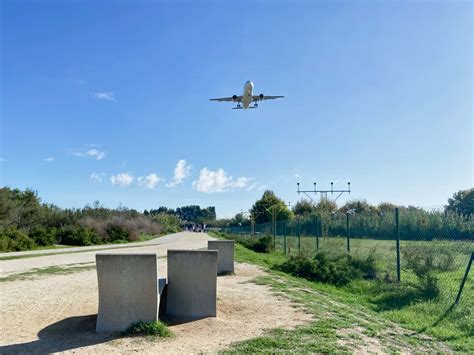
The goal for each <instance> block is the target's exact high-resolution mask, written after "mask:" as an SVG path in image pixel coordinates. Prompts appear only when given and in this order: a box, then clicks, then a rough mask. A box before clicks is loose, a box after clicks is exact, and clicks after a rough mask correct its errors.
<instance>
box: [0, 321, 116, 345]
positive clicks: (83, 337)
mask: <svg viewBox="0 0 474 355" xmlns="http://www.w3.org/2000/svg"><path fill="white" fill-rule="evenodd" d="M96 320H97V314H94V315H87V316H80V317H70V318H66V319H63V320H61V321H59V322H56V323H53V324H51V325H48V326H47V327H46V328H44V329H42V330H40V332H39V333H38V337H39V340H35V341H32V342H29V343H23V344H13V345H5V346H0V354H19V353H35V354H50V353H55V352H61V351H67V350H73V349H77V348H81V347H84V346H90V345H95V344H100V343H105V342H107V341H110V340H113V339H116V338H118V337H119V334H118V333H99V334H96V333H95V324H96Z"/></svg>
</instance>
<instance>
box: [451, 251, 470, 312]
mask: <svg viewBox="0 0 474 355" xmlns="http://www.w3.org/2000/svg"><path fill="white" fill-rule="evenodd" d="M472 259H474V252H473V253H471V259H470V260H469V263H468V264H467V268H466V272H465V273H464V277H463V279H462V281H461V286H460V287H459V292H458V295H457V296H456V301H454V304H458V303H459V299H460V298H461V293H462V289H463V288H464V284H465V283H466V279H467V275H469V270H471V265H472Z"/></svg>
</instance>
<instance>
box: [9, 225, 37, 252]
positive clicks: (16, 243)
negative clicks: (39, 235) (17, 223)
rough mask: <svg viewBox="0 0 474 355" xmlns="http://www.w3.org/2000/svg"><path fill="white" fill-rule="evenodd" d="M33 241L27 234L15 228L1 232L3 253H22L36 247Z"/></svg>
mask: <svg viewBox="0 0 474 355" xmlns="http://www.w3.org/2000/svg"><path fill="white" fill-rule="evenodd" d="M35 246H36V245H35V242H34V240H33V239H31V238H29V237H28V235H27V234H26V232H24V231H23V230H21V229H17V228H14V227H10V228H7V229H5V230H3V231H2V232H0V250H1V251H22V250H29V249H33V248H34V247H35Z"/></svg>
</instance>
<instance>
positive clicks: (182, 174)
mask: <svg viewBox="0 0 474 355" xmlns="http://www.w3.org/2000/svg"><path fill="white" fill-rule="evenodd" d="M190 174H191V166H190V165H188V164H186V160H183V159H181V160H180V161H178V163H177V164H176V167H175V168H174V177H173V180H171V181H170V182H169V183H168V184H166V186H167V187H174V186H176V185H179V184H182V183H183V181H184V179H185V178H186V177H188V176H189V175H190Z"/></svg>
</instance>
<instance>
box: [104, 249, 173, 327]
mask: <svg viewBox="0 0 474 355" xmlns="http://www.w3.org/2000/svg"><path fill="white" fill-rule="evenodd" d="M96 264H97V279H98V284H99V312H98V316H97V324H96V332H107V331H123V330H126V329H127V328H128V327H129V326H130V325H131V324H132V323H135V322H138V321H145V322H148V321H155V320H157V319H158V308H159V299H160V293H161V292H162V290H163V287H164V283H165V282H164V281H165V280H159V281H158V278H157V258H156V254H113V253H98V254H96Z"/></svg>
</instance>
